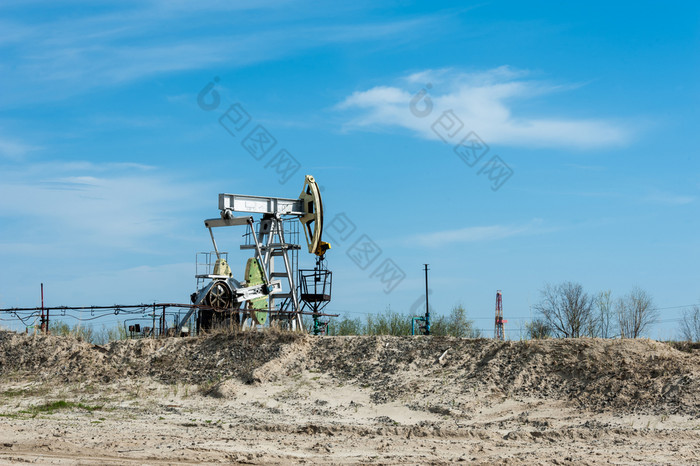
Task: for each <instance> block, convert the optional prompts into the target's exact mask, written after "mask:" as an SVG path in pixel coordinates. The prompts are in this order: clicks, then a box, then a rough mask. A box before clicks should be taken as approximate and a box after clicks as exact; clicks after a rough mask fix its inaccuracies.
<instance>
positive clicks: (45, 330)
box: [34, 283, 49, 333]
mask: <svg viewBox="0 0 700 466" xmlns="http://www.w3.org/2000/svg"><path fill="white" fill-rule="evenodd" d="M39 329H40V330H41V333H48V332H49V325H48V322H46V316H45V315H44V284H43V283H42V284H41V324H40V325H39ZM34 332H35V333H36V327H34Z"/></svg>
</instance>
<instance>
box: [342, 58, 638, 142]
mask: <svg viewBox="0 0 700 466" xmlns="http://www.w3.org/2000/svg"><path fill="white" fill-rule="evenodd" d="M525 76H527V72H525V71H520V70H513V69H511V68H509V67H500V68H495V69H492V70H487V71H483V72H478V73H459V72H456V71H453V70H449V69H442V70H426V71H421V72H418V73H414V74H411V75H409V76H406V77H404V78H402V79H401V80H400V83H399V84H397V85H394V86H376V87H373V88H371V89H368V90H366V91H359V92H355V93H353V94H352V95H350V96H348V97H347V98H346V99H345V100H344V101H343V102H341V103H340V104H339V105H338V106H337V108H338V109H340V110H351V109H355V110H359V111H358V112H357V115H355V117H354V118H353V119H352V120H351V121H350V123H349V124H348V127H349V128H363V129H373V128H386V127H401V128H406V129H409V130H411V131H413V132H415V133H416V134H418V135H419V136H421V137H423V138H427V139H432V140H441V139H440V137H439V136H438V135H437V134H436V133H435V131H434V130H433V129H432V126H433V124H434V122H435V121H436V120H437V119H438V118H440V116H441V115H443V112H446V111H449V110H452V111H453V115H454V116H455V117H456V118H457V119H459V120H460V121H461V122H462V124H463V127H462V130H461V131H460V132H457V134H456V135H455V136H454V140H453V141H451V142H452V143H453V144H456V143H458V142H459V140H460V137H463V136H464V135H466V134H467V133H469V132H470V131H474V132H476V133H477V134H478V135H479V136H480V137H481V139H483V140H484V141H485V142H486V144H501V145H508V146H523V147H553V148H577V149H594V148H598V147H609V146H619V145H624V144H627V143H628V142H629V141H630V140H631V138H632V137H633V131H632V130H631V129H630V128H629V127H627V126H626V125H624V124H622V123H619V122H617V121H614V120H611V119H603V118H587V119H586V118H568V117H566V116H560V115H527V114H525V113H523V114H520V113H519V112H517V111H516V110H515V109H514V102H515V101H516V100H518V99H520V100H524V99H531V98H533V97H536V96H542V95H546V94H551V93H554V92H562V91H566V90H571V89H573V88H576V87H578V85H566V86H562V85H553V84H550V83H547V82H544V81H536V80H527V79H525ZM428 84H430V88H428ZM421 89H424V91H425V92H426V99H420V100H416V101H415V102H414V104H413V107H411V105H412V103H411V102H412V99H414V98H415V96H416V95H417V94H418V92H419V91H420V90H421ZM428 101H429V102H431V103H432V111H431V112H430V113H429V114H427V115H425V116H418V114H420V111H422V110H423V109H425V108H426V107H425V105H429V104H426V102H428ZM411 108H414V109H417V110H418V112H414V111H411ZM426 112H427V111H426ZM444 121H445V122H446V123H448V120H444ZM453 121H454V123H455V126H454V127H453V128H454V129H455V130H456V129H459V127H460V123H459V122H457V121H456V120H453ZM438 128H439V125H438ZM449 140H450V139H448V141H449Z"/></svg>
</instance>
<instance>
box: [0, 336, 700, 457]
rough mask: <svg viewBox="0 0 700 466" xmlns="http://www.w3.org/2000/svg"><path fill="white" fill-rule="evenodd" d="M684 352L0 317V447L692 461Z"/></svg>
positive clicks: (64, 453)
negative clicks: (80, 335)
mask: <svg viewBox="0 0 700 466" xmlns="http://www.w3.org/2000/svg"><path fill="white" fill-rule="evenodd" d="M445 351H447V352H446V353H445ZM440 357H442V359H440ZM586 368H587V369H586ZM699 368H700V359H699V354H698V350H697V349H692V348H691V349H688V350H687V351H679V350H677V349H674V348H672V347H670V346H668V345H665V344H663V343H658V342H654V341H648V340H641V341H624V342H621V341H616V342H615V341H604V340H581V341H561V340H551V341H543V342H505V343H497V342H493V341H489V340H460V339H429V338H417V339H416V338H403V337H329V338H314V337H308V336H298V335H291V336H290V335H285V334H273V335H243V334H238V335H218V336H214V337H207V338H198V339H196V338H190V339H184V340H183V339H170V340H163V341H129V342H117V343H112V344H110V345H108V346H105V347H95V346H92V345H89V344H87V343H84V342H78V341H75V340H71V339H65V338H64V339H59V338H55V337H27V336H24V335H15V334H9V333H5V334H2V333H0V462H3V463H8V462H36V463H57V464H122V463H138V464H169V463H176V462H184V463H188V462H190V463H201V462H211V463H215V462H224V463H246V464H290V463H310V464H317V463H320V464H357V463H361V464H443V463H451V462H466V463H468V464H533V463H538V464H600V463H614V464H700V386H699V381H700V370H699ZM56 402H59V403H56ZM60 402H65V403H60Z"/></svg>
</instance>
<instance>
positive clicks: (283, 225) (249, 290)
mask: <svg viewBox="0 0 700 466" xmlns="http://www.w3.org/2000/svg"><path fill="white" fill-rule="evenodd" d="M219 210H220V218H214V219H208V220H205V221H204V226H205V227H207V229H208V230H209V234H210V236H211V241H212V245H213V248H214V254H215V255H216V261H215V263H214V265H213V270H211V273H206V274H198V275H196V278H197V280H198V283H201V284H202V285H203V286H201V287H199V288H198V290H197V291H196V292H195V293H193V294H192V296H191V299H192V303H193V304H201V305H204V306H207V307H208V309H205V308H202V309H200V310H199V311H198V312H199V314H198V316H197V325H198V326H199V328H200V329H202V330H208V329H211V328H213V327H214V326H216V325H222V324H224V323H229V324H233V325H236V326H239V327H242V328H256V327H258V326H263V325H265V324H266V322H268V321H269V322H270V324H272V322H275V323H276V325H279V326H281V327H283V328H287V329H291V330H298V329H301V328H302V327H303V325H302V319H301V313H302V312H303V311H304V309H307V308H308V309H310V310H311V313H312V315H313V318H314V328H315V329H316V328H318V327H319V321H318V317H319V316H318V315H317V314H319V313H320V311H321V309H322V308H323V307H324V306H325V305H326V304H328V302H329V301H330V299H331V296H330V293H331V280H332V275H331V273H330V272H329V271H328V269H327V268H326V265H325V260H324V257H325V253H326V251H327V250H328V249H330V247H331V245H330V244H329V243H327V242H325V241H323V240H322V235H323V203H322V201H321V192H320V190H319V187H318V184H317V183H316V180H315V179H314V177H313V176H311V175H306V178H305V180H304V186H303V188H302V191H301V194H300V195H299V197H298V198H296V199H292V198H279V197H266V196H249V195H241V194H219ZM234 213H243V214H245V215H243V216H239V217H237V216H235V215H234ZM251 214H262V217H261V218H259V220H255V219H254V217H253V215H251ZM297 220H298V221H299V222H300V224H301V227H302V229H303V230H304V236H305V238H306V243H307V247H308V251H309V253H311V254H314V255H315V256H316V266H315V268H314V272H313V274H310V275H309V274H308V273H306V272H308V271H304V270H299V271H298V272H299V280H300V283H301V285H300V286H299V289H298V288H297V283H296V282H295V273H296V272H297V270H295V268H296V261H292V260H291V259H293V257H294V254H295V253H296V251H298V250H299V249H301V247H300V246H299V245H298V244H294V243H293V242H289V241H288V240H289V239H290V238H288V237H290V236H292V237H293V236H298V228H297V226H298V224H297V223H296V222H297ZM232 226H243V227H245V228H246V233H245V234H244V235H243V236H244V238H245V244H242V245H240V249H241V250H252V252H253V257H250V258H249V259H248V261H247V263H246V266H245V271H244V274H243V276H242V277H241V278H238V279H237V278H234V275H233V272H232V270H231V267H230V266H229V264H228V262H227V260H226V258H225V257H224V254H223V253H221V252H220V251H219V248H218V247H217V244H216V240H215V239H214V232H213V229H214V228H220V227H232ZM292 240H294V239H292ZM275 258H281V259H282V264H279V263H278V264H276V263H275ZM276 265H278V268H275V266H276ZM309 276H310V277H311V279H310V280H311V281H310V282H309V281H308V280H309V279H308V277H309ZM311 285H313V286H311ZM194 312H196V310H195V309H192V310H190V311H189V312H188V313H187V314H186V315H185V316H184V317H183V318H182V319H181V320H180V322H179V323H178V332H180V330H181V329H182V327H183V326H184V325H185V324H186V323H187V322H188V321H189V320H190V319H191V318H192V316H193V313H194ZM314 333H317V332H316V331H315V332H314Z"/></svg>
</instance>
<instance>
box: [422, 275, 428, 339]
mask: <svg viewBox="0 0 700 466" xmlns="http://www.w3.org/2000/svg"><path fill="white" fill-rule="evenodd" d="M423 265H424V267H425V334H426V335H430V304H429V302H428V264H423Z"/></svg>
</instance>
